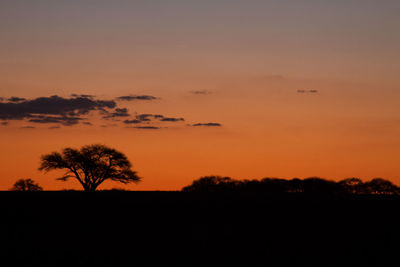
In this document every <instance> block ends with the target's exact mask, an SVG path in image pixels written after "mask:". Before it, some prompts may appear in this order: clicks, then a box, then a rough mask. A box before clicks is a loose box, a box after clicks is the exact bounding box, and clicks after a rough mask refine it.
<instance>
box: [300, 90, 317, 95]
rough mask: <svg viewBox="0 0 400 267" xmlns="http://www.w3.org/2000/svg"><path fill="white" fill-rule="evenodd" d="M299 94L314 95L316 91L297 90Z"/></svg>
mask: <svg viewBox="0 0 400 267" xmlns="http://www.w3.org/2000/svg"><path fill="white" fill-rule="evenodd" d="M297 93H299V94H316V93H318V90H297Z"/></svg>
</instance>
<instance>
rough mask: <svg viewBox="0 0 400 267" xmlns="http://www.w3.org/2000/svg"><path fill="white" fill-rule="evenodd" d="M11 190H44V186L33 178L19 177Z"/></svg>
mask: <svg viewBox="0 0 400 267" xmlns="http://www.w3.org/2000/svg"><path fill="white" fill-rule="evenodd" d="M10 190H11V191H43V188H42V187H41V186H40V185H39V184H38V183H35V181H33V180H32V179H19V180H18V181H16V182H15V184H14V185H13V187H12V188H11V189H10Z"/></svg>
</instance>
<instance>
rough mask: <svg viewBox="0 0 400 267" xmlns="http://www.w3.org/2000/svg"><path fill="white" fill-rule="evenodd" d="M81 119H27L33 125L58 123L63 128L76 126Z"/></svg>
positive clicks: (55, 117) (60, 117)
mask: <svg viewBox="0 0 400 267" xmlns="http://www.w3.org/2000/svg"><path fill="white" fill-rule="evenodd" d="M81 120H82V118H79V117H67V116H34V117H33V119H29V120H28V121H29V122H33V123H43V124H45V123H60V124H62V125H64V126H71V125H75V124H78V123H79V122H80V121H81Z"/></svg>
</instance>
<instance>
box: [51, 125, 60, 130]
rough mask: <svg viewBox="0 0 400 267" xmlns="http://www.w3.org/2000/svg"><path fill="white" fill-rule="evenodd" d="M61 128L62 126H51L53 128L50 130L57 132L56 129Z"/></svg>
mask: <svg viewBox="0 0 400 267" xmlns="http://www.w3.org/2000/svg"><path fill="white" fill-rule="evenodd" d="M60 128H61V127H60V126H51V127H49V129H50V130H55V129H60Z"/></svg>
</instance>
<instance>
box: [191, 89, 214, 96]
mask: <svg viewBox="0 0 400 267" xmlns="http://www.w3.org/2000/svg"><path fill="white" fill-rule="evenodd" d="M191 93H192V94H195V95H209V94H211V93H212V92H211V91H208V90H196V91H191Z"/></svg>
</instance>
